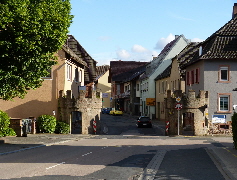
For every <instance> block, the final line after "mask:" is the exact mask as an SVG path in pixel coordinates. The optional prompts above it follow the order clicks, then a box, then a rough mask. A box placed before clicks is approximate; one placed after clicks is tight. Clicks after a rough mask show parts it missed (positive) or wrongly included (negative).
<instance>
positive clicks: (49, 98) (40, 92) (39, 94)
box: [0, 50, 84, 118]
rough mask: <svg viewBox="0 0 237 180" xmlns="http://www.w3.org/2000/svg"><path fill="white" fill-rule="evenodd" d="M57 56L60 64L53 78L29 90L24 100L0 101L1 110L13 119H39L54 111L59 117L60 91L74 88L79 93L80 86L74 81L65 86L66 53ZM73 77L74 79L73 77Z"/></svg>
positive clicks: (55, 69) (54, 68)
mask: <svg viewBox="0 0 237 180" xmlns="http://www.w3.org/2000/svg"><path fill="white" fill-rule="evenodd" d="M56 56H57V57H58V63H57V64H56V65H55V66H53V67H52V77H51V78H47V79H46V78H44V82H43V85H42V86H41V87H40V88H37V89H35V90H29V91H28V93H27V95H26V96H25V98H24V99H20V98H14V100H13V101H3V100H0V110H3V111H5V112H6V113H8V115H9V116H10V117H11V118H29V117H30V116H33V117H36V118H37V117H39V116H40V115H43V114H49V115H53V111H55V112H56V115H57V110H58V96H59V91H60V90H63V91H64V92H66V90H70V89H71V88H74V89H76V92H78V90H77V89H78V88H77V86H78V85H77V84H76V83H74V82H73V81H72V82H70V83H69V84H67V86H66V85H65V82H66V81H67V79H66V78H65V73H66V72H65V71H66V68H65V67H66V66H65V64H66V59H65V51H63V50H60V51H59V52H58V53H57V54H56ZM73 73H74V71H73ZM83 74H84V71H83ZM72 77H73V78H74V76H73V75H72ZM83 79H84V78H83ZM83 84H84V82H83ZM75 86H76V87H75Z"/></svg>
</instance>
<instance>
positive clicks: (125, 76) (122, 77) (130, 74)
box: [112, 65, 146, 82]
mask: <svg viewBox="0 0 237 180" xmlns="http://www.w3.org/2000/svg"><path fill="white" fill-rule="evenodd" d="M145 71H146V65H143V66H140V67H138V68H135V69H132V70H130V71H127V72H124V73H121V74H117V75H115V76H113V77H112V80H113V81H121V82H128V81H132V80H133V79H135V78H137V77H138V76H140V75H141V74H142V73H144V72H145Z"/></svg>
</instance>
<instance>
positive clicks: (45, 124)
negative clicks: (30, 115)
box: [37, 115, 56, 133]
mask: <svg viewBox="0 0 237 180" xmlns="http://www.w3.org/2000/svg"><path fill="white" fill-rule="evenodd" d="M37 125H38V127H39V130H40V132H43V133H53V132H54V131H55V127H56V118H55V117H54V116H52V115H41V116H40V117H38V119H37Z"/></svg>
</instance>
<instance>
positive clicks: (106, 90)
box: [95, 65, 111, 108]
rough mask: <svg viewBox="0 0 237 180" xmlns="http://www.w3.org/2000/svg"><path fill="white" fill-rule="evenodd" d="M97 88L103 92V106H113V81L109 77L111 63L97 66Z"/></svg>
mask: <svg viewBox="0 0 237 180" xmlns="http://www.w3.org/2000/svg"><path fill="white" fill-rule="evenodd" d="M96 76H97V77H96V79H97V81H96V83H95V86H96V90H97V91H100V92H102V108H107V107H111V105H110V103H111V100H110V99H111V83H109V82H108V78H109V65H104V66H97V67H96Z"/></svg>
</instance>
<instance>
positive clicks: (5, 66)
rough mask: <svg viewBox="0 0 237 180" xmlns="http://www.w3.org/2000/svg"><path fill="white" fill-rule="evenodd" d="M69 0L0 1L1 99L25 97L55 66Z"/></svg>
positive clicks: (65, 30) (64, 36)
mask: <svg viewBox="0 0 237 180" xmlns="http://www.w3.org/2000/svg"><path fill="white" fill-rule="evenodd" d="M70 11H71V4H70V0H1V1H0V12H1V13H0V98H2V99H4V100H10V99H12V98H14V97H20V98H24V96H25V95H26V93H27V90H28V89H30V88H32V89H35V88H38V87H40V86H41V85H42V81H43V80H42V78H41V77H45V76H46V75H47V74H48V70H49V69H51V67H52V66H53V65H54V64H56V61H55V52H57V51H58V50H59V49H60V48H61V47H62V45H63V44H64V43H65V41H66V39H67V33H68V28H69V26H70V24H71V22H72V18H73V16H72V15H71V14H70Z"/></svg>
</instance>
